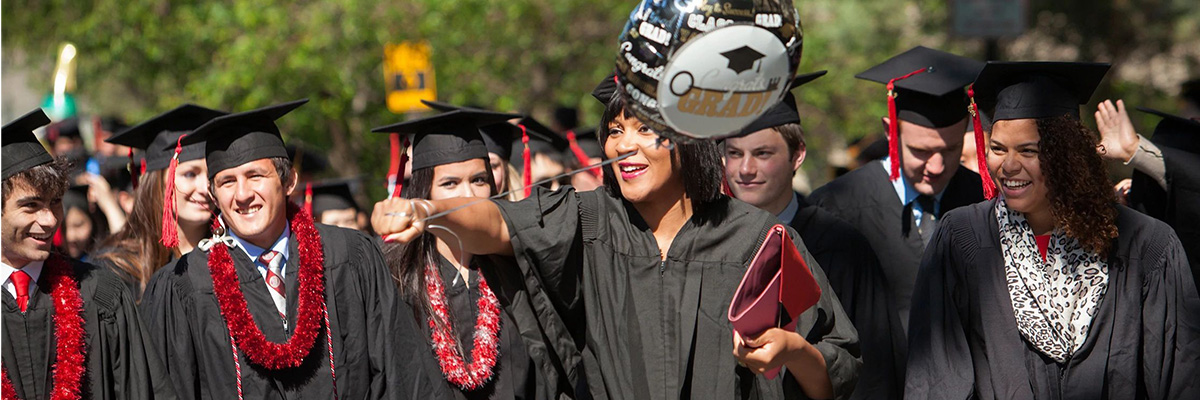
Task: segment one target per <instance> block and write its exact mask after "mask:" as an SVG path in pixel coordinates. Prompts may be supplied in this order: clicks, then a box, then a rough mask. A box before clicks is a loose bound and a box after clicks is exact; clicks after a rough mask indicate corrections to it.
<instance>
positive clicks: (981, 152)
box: [967, 83, 996, 200]
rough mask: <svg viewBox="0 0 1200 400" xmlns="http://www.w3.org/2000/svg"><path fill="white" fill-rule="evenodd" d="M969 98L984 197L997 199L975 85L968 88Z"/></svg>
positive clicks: (976, 156)
mask: <svg viewBox="0 0 1200 400" xmlns="http://www.w3.org/2000/svg"><path fill="white" fill-rule="evenodd" d="M967 96H968V97H970V98H971V106H970V108H969V109H968V110H967V111H968V112H970V113H971V125H973V126H974V128H975V158H976V162H978V163H979V178H980V179H981V180H983V196H984V198H986V199H988V200H991V199H992V198H994V197H996V183H995V182H993V181H992V173H991V172H990V171H988V166H987V149H986V148H985V147H984V143H983V142H984V141H983V123H982V122H981V121H980V120H979V105H977V104H975V84H973V83H972V84H971V86H967Z"/></svg>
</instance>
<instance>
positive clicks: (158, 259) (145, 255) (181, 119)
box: [90, 104, 225, 299]
mask: <svg viewBox="0 0 1200 400" xmlns="http://www.w3.org/2000/svg"><path fill="white" fill-rule="evenodd" d="M224 114H225V113H224V112H221V111H217V110H210V109H207V108H204V107H200V106H197V105H193V104H184V105H181V106H179V107H176V108H174V109H172V110H170V111H167V112H165V113H162V114H160V115H158V116H155V117H153V118H150V119H149V120H146V121H144V122H142V123H140V124H138V125H136V126H134V127H132V128H129V129H126V130H125V131H122V132H121V133H120V134H117V135H114V136H112V137H110V138H108V140H107V141H108V142H109V143H113V144H119V145H124V146H130V147H133V148H137V149H141V150H142V151H143V154H144V159H143V165H144V166H145V169H144V170H143V171H141V172H142V174H141V175H140V176H139V177H138V182H139V184H138V185H137V189H135V190H134V204H133V209H132V210H131V211H130V213H129V219H128V222H127V223H126V225H125V227H123V228H122V229H121V230H119V231H117V232H116V233H114V234H113V235H112V236H110V237H108V239H106V240H105V241H104V242H102V243H101V244H100V246H99V247H98V248H97V250H96V251H95V252H94V253H93V254H92V256H91V258H90V260H91V261H92V262H95V263H96V264H98V265H100V266H105V267H108V268H110V269H112V270H113V271H114V272H116V273H117V276H120V277H121V278H123V279H124V280H125V282H126V284H127V285H128V286H129V292H130V293H132V294H133V295H134V298H135V299H140V298H141V296H142V289H143V288H144V287H145V285H146V283H147V282H149V280H150V276H151V275H153V274H154V272H155V271H157V270H158V269H159V268H161V267H162V266H164V265H166V264H167V263H168V262H170V261H171V260H172V259H175V258H178V257H180V256H182V255H184V254H187V253H188V252H191V251H192V249H193V248H195V247H196V245H197V244H198V243H199V242H200V239H203V238H205V237H208V236H209V234H210V232H209V224H210V222H211V221H212V210H211V208H212V201H211V200H210V198H209V192H208V172H207V171H208V167H207V165H206V164H205V160H204V142H198V143H195V144H192V145H188V146H182V147H180V148H179V153H178V155H177V154H176V153H175V148H176V146H177V144H178V143H179V138H180V137H182V136H183V135H184V134H186V133H190V132H191V131H192V130H194V129H196V128H197V127H199V126H200V125H202V124H204V123H205V122H208V121H209V120H211V119H213V118H216V117H218V116H221V115H224ZM172 158H174V159H176V162H177V165H176V168H175V169H171V168H170V165H171V160H172ZM169 174H174V176H173V178H174V185H172V190H171V192H170V193H168V192H167V180H168V176H169ZM169 202H170V203H174V207H175V210H176V216H177V218H176V221H175V223H174V224H168V223H165V221H164V219H163V208H165V207H167V205H168V203H169ZM164 229H166V230H174V231H175V235H176V237H177V238H179V240H178V241H177V242H178V243H177V245H176V246H172V247H167V246H166V245H164V244H163V243H162V237H163V233H164Z"/></svg>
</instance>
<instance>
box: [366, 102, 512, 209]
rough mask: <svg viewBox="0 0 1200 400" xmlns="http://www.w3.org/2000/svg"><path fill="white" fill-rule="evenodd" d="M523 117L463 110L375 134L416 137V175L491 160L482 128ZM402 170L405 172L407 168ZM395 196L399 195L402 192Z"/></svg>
mask: <svg viewBox="0 0 1200 400" xmlns="http://www.w3.org/2000/svg"><path fill="white" fill-rule="evenodd" d="M519 116H520V115H517V114H507V113H497V112H491V111H482V110H474V109H465V108H460V109H455V110H452V111H448V112H444V113H441V114H437V115H433V116H430V117H425V118H420V119H415V120H411V121H405V122H400V123H396V124H391V125H385V126H381V127H378V128H374V129H372V130H371V131H372V132H383V133H402V134H412V135H413V140H412V154H413V158H412V169H413V170H414V171H415V170H418V169H422V168H432V167H436V166H438V165H444V164H452V163H457V162H462V161H467V160H472V159H476V158H481V159H484V160H487V159H488V151H487V146H486V145H484V143H483V138H482V137H481V136H480V133H479V127H480V126H481V125H490V124H495V123H499V122H503V121H507V120H509V119H512V118H516V117H519ZM400 168H401V169H403V168H404V166H401V167H400ZM395 193H399V190H396V191H395V192H394V194H395Z"/></svg>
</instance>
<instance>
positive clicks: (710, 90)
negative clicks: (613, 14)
mask: <svg viewBox="0 0 1200 400" xmlns="http://www.w3.org/2000/svg"><path fill="white" fill-rule="evenodd" d="M618 42H619V50H618V52H617V60H616V64H617V82H616V84H617V86H618V87H619V93H621V95H622V96H624V99H625V103H626V107H627V108H628V109H629V110H630V111H632V112H633V114H634V115H636V116H637V118H638V119H639V120H641V122H642V123H645V124H646V125H647V126H649V127H650V128H651V129H653V130H654V131H656V132H658V133H659V134H660V135H662V136H663V137H665V138H667V139H671V140H675V141H687V140H689V139H694V138H701V139H707V138H721V137H725V136H728V135H731V134H734V133H737V132H738V131H739V130H740V129H741V128H742V127H743V126H746V124H749V123H750V122H752V121H754V120H755V119H757V118H758V117H759V116H760V115H762V113H763V112H765V111H766V110H768V109H770V108H771V107H772V106H774V105H775V104H776V103H778V102H779V101H781V100H782V99H783V94H784V92H786V91H787V83H788V82H791V80H792V76H793V75H794V74H795V72H796V67H797V66H798V65H799V64H800V55H801V50H802V47H803V46H802V45H803V35H802V33H801V29H800V19H799V16H798V13H797V12H796V8H795V6H794V5H793V4H792V1H791V0H707V1H694V2H679V1H662V0H643V1H642V2H641V3H640V4H639V5H638V7H637V8H635V9H634V10H633V12H632V13H630V15H629V22H628V23H627V24H626V25H625V28H624V29H623V30H622V33H621V37H620V39H619V40H618Z"/></svg>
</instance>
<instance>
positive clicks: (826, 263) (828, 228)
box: [722, 71, 904, 399]
mask: <svg viewBox="0 0 1200 400" xmlns="http://www.w3.org/2000/svg"><path fill="white" fill-rule="evenodd" d="M822 75H825V71H820V72H816V73H811V74H804V75H799V76H797V77H796V79H795V80H793V82H792V88H793V89H795V88H796V87H797V86H799V85H802V84H805V83H807V82H810V81H812V80H813V79H816V78H818V77H820V76H822ZM722 150H723V153H724V157H725V179H726V181H727V182H728V184H729V189H730V191H731V192H732V194H733V196H734V197H735V198H737V199H738V200H742V201H745V202H747V203H750V204H752V205H754V206H755V207H758V208H761V209H763V210H765V211H768V212H770V213H772V214H775V215H776V216H777V217H778V218H779V220H780V221H781V222H783V223H786V224H788V225H790V226H791V227H792V228H793V229H795V230H796V232H797V233H799V234H800V237H801V238H803V239H804V246H805V247H807V248H808V251H810V252H812V256H813V259H815V260H817V263H819V264H820V265H821V268H822V269H824V271H825V275H826V276H828V278H829V286H831V287H833V290H834V292H836V293H837V295H838V300H839V301H841V303H842V308H843V309H845V310H846V314H848V315H849V316H850V320H851V321H852V322H853V323H854V327H855V328H857V330H858V339H859V343H860V346H861V348H862V357H863V366H862V369H861V373H860V374H859V380H858V385H857V386H856V387H855V388H854V394H853V396H852V397H851V398H853V399H890V398H898V397H900V396H901V393H902V391H901V390H902V389H903V388H904V375H903V374H902V373H901V371H903V370H904V369H903V368H904V366H903V365H901V363H900V361H899V360H897V359H896V357H895V351H896V350H895V349H896V348H901V347H904V343H902V342H901V341H902V340H904V331H903V329H902V328H901V327H900V319H899V315H898V314H897V313H896V310H895V308H894V307H892V304H891V302H890V301H889V299H888V292H887V285H886V283H885V281H884V275H883V270H882V269H881V267H880V266H879V259H878V258H877V257H876V256H875V252H874V251H872V250H871V244H870V242H868V241H867V239H866V237H864V236H863V235H862V234H861V233H859V232H858V230H857V229H855V228H854V226H853V225H850V223H848V222H846V221H843V220H842V219H841V218H838V217H837V216H834V215H833V214H832V213H830V212H829V211H826V210H824V209H822V208H820V207H817V206H815V205H812V204H809V203H808V202H807V201H805V199H804V196H802V195H800V194H799V193H796V192H793V191H792V179H793V177H794V176H795V174H796V173H797V172H796V171H797V169H798V168H800V165H801V163H803V162H804V158H805V155H806V154H807V149H806V146H805V143H804V132H803V129H802V128H801V126H800V113H799V112H798V111H797V110H796V99H795V97H794V96H792V94H791V93H790V92H789V93H787V94H786V95H785V96H784V100H783V101H781V102H780V103H779V104H776V105H775V107H772V108H771V109H770V110H768V111H767V112H766V113H764V114H763V116H761V117H759V118H758V119H757V120H755V121H754V122H752V123H751V124H750V125H747V126H746V127H745V128H742V131H741V132H740V133H739V135H738V136H737V137H733V138H729V139H725V141H724V144H723V147H722Z"/></svg>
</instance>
